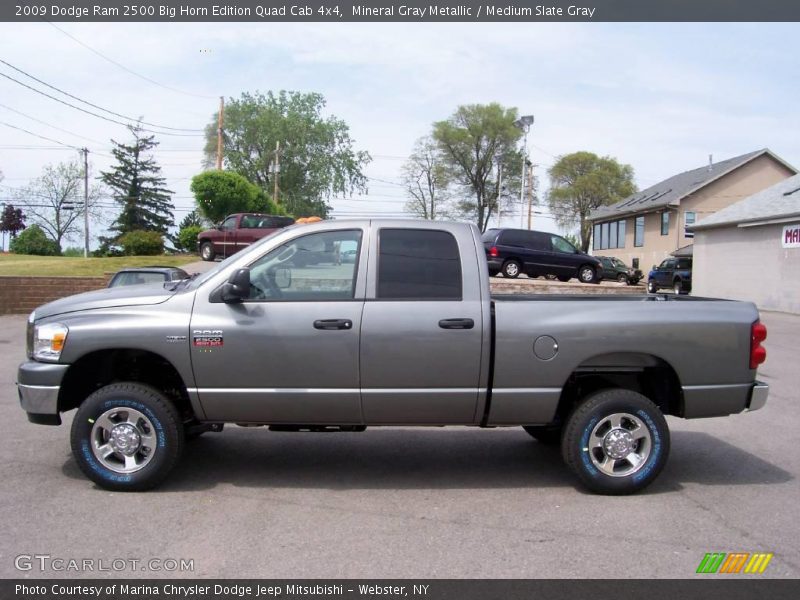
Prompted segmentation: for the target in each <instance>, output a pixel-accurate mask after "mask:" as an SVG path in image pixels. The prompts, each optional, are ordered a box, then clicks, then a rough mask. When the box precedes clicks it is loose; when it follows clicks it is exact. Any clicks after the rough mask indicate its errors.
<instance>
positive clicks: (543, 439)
mask: <svg viewBox="0 0 800 600" xmlns="http://www.w3.org/2000/svg"><path fill="white" fill-rule="evenodd" d="M522 428H523V429H524V430H525V433H527V434H528V435H529V436H531V437H532V438H534V439H535V440H536V441H537V442H539V443H541V444H544V445H545V446H557V445H558V443H559V442H560V441H561V428H560V427H549V426H547V425H523V426H522Z"/></svg>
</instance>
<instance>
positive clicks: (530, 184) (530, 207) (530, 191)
mask: <svg viewBox="0 0 800 600" xmlns="http://www.w3.org/2000/svg"><path fill="white" fill-rule="evenodd" d="M535 166H536V165H534V164H533V163H528V230H530V228H531V219H532V218H533V167H535Z"/></svg>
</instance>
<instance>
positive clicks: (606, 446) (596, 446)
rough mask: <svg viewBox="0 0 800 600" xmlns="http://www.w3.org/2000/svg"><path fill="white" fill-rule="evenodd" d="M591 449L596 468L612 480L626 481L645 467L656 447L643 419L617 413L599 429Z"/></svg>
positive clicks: (590, 438)
mask: <svg viewBox="0 0 800 600" xmlns="http://www.w3.org/2000/svg"><path fill="white" fill-rule="evenodd" d="M588 446H589V456H590V457H591V459H592V463H593V464H594V466H595V467H597V468H598V469H600V471H602V472H603V473H605V474H606V475H610V476H612V477H626V476H628V475H633V474H634V473H636V471H638V470H639V469H641V468H642V466H644V464H645V463H646V462H647V459H648V458H649V457H650V451H651V450H652V447H653V444H652V440H651V438H650V431H649V430H648V429H647V426H646V425H645V424H644V422H643V421H642V420H641V419H640V418H639V417H637V416H634V415H631V414H628V413H614V414H612V415H609V416H607V417H605V418H603V419H600V421H599V422H598V423H597V425H595V427H594V429H592V433H591V434H590V435H589V444H588Z"/></svg>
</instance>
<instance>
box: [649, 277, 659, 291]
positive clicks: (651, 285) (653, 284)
mask: <svg viewBox="0 0 800 600" xmlns="http://www.w3.org/2000/svg"><path fill="white" fill-rule="evenodd" d="M656 292H658V286H657V285H656V282H655V281H653V280H652V279H651V280H649V281H648V282H647V293H648V294H655V293H656Z"/></svg>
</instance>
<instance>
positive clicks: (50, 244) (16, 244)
mask: <svg viewBox="0 0 800 600" xmlns="http://www.w3.org/2000/svg"><path fill="white" fill-rule="evenodd" d="M9 249H10V250H11V252H13V253H14V254H36V255H38V256H58V245H57V244H56V243H55V242H54V241H53V240H51V239H50V238H48V237H47V234H45V232H44V231H42V228H41V227H39V226H38V225H31V226H30V227H28V228H27V229H25V230H24V231H23V232H22V233H20V234H19V235H18V236H17V237H15V238H14V239H13V240H11V246H10V248H9Z"/></svg>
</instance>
